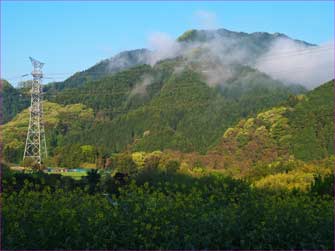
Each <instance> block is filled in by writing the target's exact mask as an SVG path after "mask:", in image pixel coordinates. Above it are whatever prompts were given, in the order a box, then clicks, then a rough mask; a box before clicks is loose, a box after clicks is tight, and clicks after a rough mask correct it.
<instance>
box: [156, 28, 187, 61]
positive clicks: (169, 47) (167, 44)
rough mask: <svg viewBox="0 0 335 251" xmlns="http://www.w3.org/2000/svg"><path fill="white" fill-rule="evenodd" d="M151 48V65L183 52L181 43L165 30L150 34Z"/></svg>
mask: <svg viewBox="0 0 335 251" xmlns="http://www.w3.org/2000/svg"><path fill="white" fill-rule="evenodd" d="M149 48H150V49H151V50H152V51H153V53H152V56H151V58H150V64H151V65H153V64H155V63H156V62H157V61H159V60H163V59H166V58H173V57H176V56H178V55H179V54H180V52H181V46H180V44H178V43H177V42H176V40H175V39H174V38H172V37H171V36H169V35H168V34H167V33H163V32H155V33H152V34H151V35H150V37H149Z"/></svg>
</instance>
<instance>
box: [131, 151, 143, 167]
mask: <svg viewBox="0 0 335 251" xmlns="http://www.w3.org/2000/svg"><path fill="white" fill-rule="evenodd" d="M131 157H132V159H133V161H134V162H135V164H136V166H137V167H139V168H143V167H144V160H145V157H146V153H145V152H134V153H132V154H131Z"/></svg>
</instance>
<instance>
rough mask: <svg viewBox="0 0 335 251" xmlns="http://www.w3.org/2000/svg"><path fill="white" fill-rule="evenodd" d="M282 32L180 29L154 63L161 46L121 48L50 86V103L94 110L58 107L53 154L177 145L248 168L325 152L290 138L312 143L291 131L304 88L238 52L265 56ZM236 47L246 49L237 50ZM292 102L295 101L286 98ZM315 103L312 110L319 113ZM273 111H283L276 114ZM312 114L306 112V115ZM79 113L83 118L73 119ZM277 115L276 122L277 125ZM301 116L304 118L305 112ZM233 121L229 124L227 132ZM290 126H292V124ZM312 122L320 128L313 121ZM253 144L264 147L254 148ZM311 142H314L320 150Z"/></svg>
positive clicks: (58, 157)
mask: <svg viewBox="0 0 335 251" xmlns="http://www.w3.org/2000/svg"><path fill="white" fill-rule="evenodd" d="M278 38H280V39H281V38H285V39H290V38H287V37H286V36H285V35H283V34H269V33H251V34H247V33H238V32H231V31H228V30H224V29H220V30H216V31H195V30H194V31H190V32H186V33H185V34H183V35H182V36H181V37H179V39H178V42H177V44H178V46H180V47H179V50H180V51H179V52H178V53H176V54H173V55H171V58H167V59H164V58H162V59H161V60H158V61H157V62H156V63H155V64H148V61H151V59H152V56H153V53H155V52H150V51H148V50H145V49H142V50H134V51H128V52H123V53H120V54H119V55H117V56H115V57H113V58H111V59H108V60H104V61H101V62H100V63H98V64H97V65H95V66H93V67H91V68H89V69H88V70H86V71H83V72H80V73H78V74H76V75H74V76H72V77H70V78H69V79H67V80H65V81H64V82H60V83H52V84H49V85H47V86H45V99H46V100H47V101H48V102H46V104H49V105H50V104H53V106H54V108H55V109H56V110H62V109H65V110H67V109H70V110H71V109H72V108H71V107H77V108H78V107H79V108H78V110H75V111H76V112H78V113H81V110H83V111H86V110H89V111H90V116H89V118H90V119H84V120H82V119H77V121H74V122H71V121H70V120H71V116H74V117H75V118H77V117H76V116H77V114H76V112H75V111H72V112H69V113H67V112H61V114H62V116H64V118H65V119H66V122H61V123H60V124H58V122H57V123H55V124H53V126H50V127H47V141H48V142H49V143H48V144H49V146H48V147H49V150H50V153H51V154H50V155H51V156H52V158H53V161H55V163H57V165H58V164H60V163H61V164H62V165H65V166H73V165H74V164H73V163H76V164H75V165H79V163H82V162H85V160H83V158H84V157H82V155H81V153H80V152H81V149H82V147H83V146H85V147H84V148H85V149H86V148H87V147H89V148H90V149H91V152H92V151H93V152H95V155H94V156H96V157H94V158H93V157H92V158H91V159H96V158H98V157H97V156H99V158H100V157H101V156H103V157H104V158H105V157H106V156H107V157H108V156H109V155H110V154H111V153H113V152H124V151H147V152H150V151H155V150H171V151H177V152H184V153H192V152H197V153H200V154H202V155H204V156H209V155H208V154H216V155H217V156H219V155H222V156H224V157H225V158H226V157H227V158H226V159H225V160H223V161H222V163H225V164H222V166H229V165H231V166H234V165H239V166H240V167H241V168H245V169H248V167H250V166H252V165H254V164H256V163H257V161H260V162H271V161H274V160H275V159H276V158H277V157H279V156H281V157H283V158H287V156H291V155H295V156H296V158H300V159H303V160H307V159H308V156H310V158H311V159H318V158H323V157H327V156H328V155H327V152H325V150H324V149H325V148H324V145H322V146H321V148H322V150H320V151H321V152H323V153H322V154H320V153H319V152H318V151H316V152H317V153H315V154H314V153H313V154H314V155H313V154H309V152H306V151H307V150H306V149H305V150H304V149H302V148H303V147H300V146H299V144H295V147H294V148H293V147H291V145H292V144H293V143H292V142H301V146H303V145H304V144H305V143H304V142H303V139H304V137H302V138H298V135H299V133H300V131H299V132H294V131H293V129H294V128H295V127H294V126H291V125H290V124H289V123H293V121H295V120H294V118H293V119H292V118H289V117H287V116H288V115H287V114H289V113H290V111H291V110H294V109H297V110H298V107H300V106H301V107H305V106H306V104H307V103H306V104H305V105H301V104H302V101H301V100H298V101H297V100H296V98H295V97H296V95H298V94H302V93H305V92H306V90H305V89H304V88H303V87H302V86H299V85H285V84H283V83H282V82H280V81H278V80H274V79H272V78H271V77H270V76H268V75H266V74H264V73H262V72H260V71H258V70H256V69H254V68H253V67H252V65H249V64H246V62H247V61H245V62H244V63H243V62H241V59H247V58H248V57H240V56H238V57H237V58H238V60H235V59H236V58H235V59H233V56H234V55H235V54H236V55H241V54H240V52H241V51H244V52H248V53H247V54H248V55H249V56H250V55H254V56H255V55H257V57H258V56H259V55H261V54H262V53H263V51H266V50H267V49H268V48H269V46H271V43H272V42H273V41H275V40H276V39H278ZM227 41H229V43H228V42H227ZM295 42H296V43H302V44H305V46H313V45H311V44H307V43H304V42H302V41H295ZM178 46H177V47H178ZM239 48H240V49H241V48H242V49H241V50H240V51H239V50H238V49H239ZM214 54H216V55H214ZM244 54H245V53H243V55H244ZM255 57H256V56H255ZM155 58H156V57H155ZM251 58H252V57H251ZM250 62H251V61H250ZM14 90H15V89H14ZM315 96H316V97H319V96H324V94H323V93H319V94H315ZM298 97H300V96H298ZM304 97H305V98H304V99H309V100H312V101H313V102H317V101H314V99H313V98H309V97H313V94H310V93H309V94H307V95H306V96H304ZM288 100H289V101H288ZM315 100H316V99H315ZM312 101H309V102H312ZM288 102H293V103H294V104H295V105H297V108H295V107H293V106H292V107H291V106H290V105H287V103H288ZM313 102H312V105H314V103H313ZM62 107H63V108H62ZM23 108H24V107H22V108H21V109H23ZM299 109H302V110H303V111H305V110H306V108H299ZM304 109H305V110H304ZM26 112H27V111H26V110H25V111H24V112H23V113H26ZM48 112H50V114H49V115H48V114H47V113H48ZM302 113H303V112H302V111H301V112H300V113H299V114H298V115H297V117H298V116H302V115H301V114H302ZM318 113H319V111H315V114H316V115H315V116H316V117H317V114H318ZM52 114H53V113H52V112H51V110H50V109H49V110H47V111H45V115H46V116H54V115H52ZM12 116H14V114H13V115H12ZM20 116H23V115H22V114H19V115H18V116H17V117H16V118H14V119H13V120H12V121H11V122H9V123H7V124H6V125H4V127H3V128H6V130H5V132H6V133H9V134H10V137H9V138H10V140H7V141H6V143H5V147H6V146H7V145H9V146H7V150H8V151H7V153H9V152H10V151H13V152H15V151H16V150H13V149H21V150H20V151H22V144H23V143H22V144H19V143H18V142H24V133H23V132H22V133H18V134H17V136H15V135H13V134H11V133H10V129H9V128H11V127H15V126H16V124H15V121H17V118H20ZM55 116H56V115H55ZM57 116H59V115H57ZM292 116H293V115H292ZM306 116H307V115H306ZM273 119H275V120H276V121H277V120H278V121H277V122H273ZM313 119H314V118H313ZM305 120H307V119H306V118H305V117H303V118H302V119H301V121H305ZM61 121H62V120H61ZM312 121H313V120H311V123H312ZM318 121H319V120H318ZM321 121H322V120H320V122H321ZM12 122H13V123H12ZM72 123H74V124H75V125H76V126H75V127H73V126H71V124H72ZM237 123H239V126H236V124H237ZM271 123H275V125H274V126H273V128H272V125H271ZM295 123H296V126H298V122H297V121H296V122H295ZM325 123H326V124H327V125H328V122H325ZM269 124H270V127H269ZM27 125H28V122H27V124H26V127H27ZM299 126H300V125H299ZM22 127H23V124H22ZM230 127H231V128H233V129H231V132H230V133H232V134H229V130H230V129H228V128H230ZM235 127H237V128H235ZM259 127H260V128H261V129H259ZM69 128H70V129H69ZM71 128H72V129H71ZM234 128H235V129H234ZM241 128H242V129H241ZM264 128H265V129H266V130H264ZM287 128H290V130H289V131H286V129H287ZM227 129H228V131H227ZM257 129H259V130H257ZM306 130H307V129H306ZM308 130H309V131H312V130H316V128H314V127H313V125H312V124H311V125H310V126H309V127H308ZM324 130H326V131H327V130H328V129H324V128H323V127H322V128H321V131H322V132H323V131H324ZM14 131H15V130H14ZM226 131H227V132H226ZM225 132H226V133H225ZM248 133H250V135H248ZM263 133H264V135H263ZM306 133H307V131H306ZM222 135H226V136H227V138H225V137H223V138H222ZM228 136H229V137H228ZM313 137H314V138H313V140H314V141H317V140H318V139H320V144H326V145H329V142H328V141H327V140H326V139H325V138H322V139H321V138H319V137H318V135H316V136H313ZM293 138H294V140H293ZM314 141H313V142H314ZM12 142H14V143H12ZM227 142H228V143H227ZM260 142H262V143H260ZM325 142H327V143H325ZM317 144H319V143H317ZM317 144H314V143H313V144H312V145H313V147H314V146H316V145H317ZM320 144H319V145H320ZM253 147H258V148H255V149H254V150H253ZM313 147H312V146H311V148H310V150H308V151H314V150H315V149H313ZM328 150H329V149H328ZM328 150H327V151H328ZM17 151H18V150H17ZM304 151H305V152H304ZM73 153H78V154H73ZM206 154H207V155H206ZM14 155H15V156H16V157H10V159H8V161H14V159H15V161H16V160H18V159H20V157H18V154H14ZM73 155H75V157H73V158H72V157H71V156H73ZM80 156H81V157H80ZM228 156H229V157H228ZM238 156H239V157H238ZM241 156H242V157H241ZM247 156H248V157H247ZM306 156H307V157H306ZM71 158H72V159H71ZM218 158H219V159H220V158H221V157H218ZM62 159H63V160H64V161H62ZM84 159H85V158H84ZM246 159H248V163H246V162H245V160H246ZM208 163H210V161H209V162H208ZM227 163H228V164H227ZM229 163H230V164H229ZM212 166H213V165H212ZM217 166H220V165H217Z"/></svg>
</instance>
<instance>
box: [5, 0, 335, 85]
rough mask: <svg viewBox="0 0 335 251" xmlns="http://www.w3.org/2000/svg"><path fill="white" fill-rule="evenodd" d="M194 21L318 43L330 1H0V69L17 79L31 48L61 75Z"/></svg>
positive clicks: (330, 26)
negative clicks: (158, 33) (283, 34)
mask: <svg viewBox="0 0 335 251" xmlns="http://www.w3.org/2000/svg"><path fill="white" fill-rule="evenodd" d="M192 28H196V29H200V28H202V29H204V28H226V29H230V30H234V31H244V32H255V31H266V32H270V33H273V32H281V33H285V34H287V35H288V36H290V37H293V38H297V39H301V40H305V41H307V42H311V43H317V44H319V43H324V42H329V41H333V40H334V2H333V1H328V2H320V1H316V2H310V1H308V2H302V1H299V2H291V1H287V2H262V1H258V2H245V1H241V2H228V1H225V2H177V1H173V2H112V1H111V2H106V1H103V2H97V1H94V2H83V1H76V2H65V1H61V2H41V1H39V2H32V1H30V2H28V1H27V2H18V1H16V2H10V1H1V77H2V78H6V79H8V80H9V81H10V82H11V83H13V84H16V83H17V82H18V81H20V80H23V79H22V78H20V77H19V76H20V75H22V74H25V73H29V72H30V71H31V64H30V62H29V59H28V57H29V56H33V57H35V58H37V59H40V60H41V61H43V62H45V63H46V65H45V67H44V71H45V73H46V75H47V74H48V73H50V76H51V75H52V76H53V77H55V78H56V80H60V79H64V78H65V77H68V76H69V75H71V73H74V72H76V71H80V70H84V69H86V68H88V67H90V66H92V65H94V64H95V63H97V62H98V61H100V60H102V59H105V58H109V57H111V56H113V55H115V54H116V53H118V52H120V51H123V50H129V49H136V48H143V47H148V46H149V43H148V41H149V40H150V36H151V35H152V34H154V33H156V32H163V33H167V34H169V36H171V37H173V38H177V37H178V36H179V35H180V34H182V33H183V32H184V31H186V30H188V29H192ZM56 73H59V75H56ZM56 76H57V77H56ZM26 79H27V78H26Z"/></svg>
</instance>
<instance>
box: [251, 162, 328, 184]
mask: <svg viewBox="0 0 335 251" xmlns="http://www.w3.org/2000/svg"><path fill="white" fill-rule="evenodd" d="M280 165H283V163H281V162H279V161H276V162H273V163H271V164H269V165H268V168H269V170H270V169H275V168H277V167H279V166H280ZM286 165H291V166H292V167H293V168H294V170H292V171H289V172H286V173H285V172H281V173H276V174H270V175H267V176H265V177H264V178H261V179H259V180H256V181H255V182H254V183H253V185H254V186H255V187H258V188H270V189H274V190H278V189H281V190H292V189H299V190H302V191H307V190H308V189H309V188H310V186H311V184H312V182H313V181H314V177H315V176H321V177H324V176H325V175H327V174H331V173H332V167H327V166H322V165H321V164H310V163H309V164H307V163H304V162H302V161H294V160H291V161H289V162H288V163H286Z"/></svg>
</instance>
